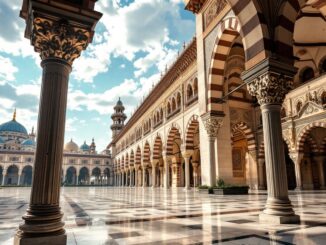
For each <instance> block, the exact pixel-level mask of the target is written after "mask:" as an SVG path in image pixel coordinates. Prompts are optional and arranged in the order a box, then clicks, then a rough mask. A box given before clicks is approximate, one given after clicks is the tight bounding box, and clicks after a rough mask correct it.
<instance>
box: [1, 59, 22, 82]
mask: <svg viewBox="0 0 326 245" xmlns="http://www.w3.org/2000/svg"><path fill="white" fill-rule="evenodd" d="M0 67H1V69H0V80H7V81H13V80H15V76H14V74H15V73H16V72H18V68H17V67H16V66H14V65H13V63H12V62H11V60H10V59H9V58H5V57H3V56H1V55H0Z"/></svg>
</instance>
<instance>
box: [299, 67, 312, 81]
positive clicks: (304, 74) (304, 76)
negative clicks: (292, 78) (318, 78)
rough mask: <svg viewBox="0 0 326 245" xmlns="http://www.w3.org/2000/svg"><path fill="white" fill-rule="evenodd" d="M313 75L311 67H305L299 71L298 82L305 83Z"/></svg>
mask: <svg viewBox="0 0 326 245" xmlns="http://www.w3.org/2000/svg"><path fill="white" fill-rule="evenodd" d="M314 77H315V72H314V70H313V69H312V68H311V67H307V68H305V69H304V70H303V71H302V72H301V77H300V82H301V83H305V82H307V81H309V80H311V79H313V78H314Z"/></svg>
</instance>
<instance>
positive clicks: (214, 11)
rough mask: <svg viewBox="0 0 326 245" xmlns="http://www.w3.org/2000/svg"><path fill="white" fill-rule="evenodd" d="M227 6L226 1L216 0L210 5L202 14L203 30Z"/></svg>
mask: <svg viewBox="0 0 326 245" xmlns="http://www.w3.org/2000/svg"><path fill="white" fill-rule="evenodd" d="M226 4H227V1H226V0H218V1H216V0H215V1H213V2H212V3H211V5H209V7H208V8H207V10H206V11H205V14H204V27H205V29H206V28H207V26H208V25H209V24H210V23H211V22H212V21H213V20H214V19H215V17H216V16H218V15H219V13H221V12H222V10H223V9H224V8H225V6H226Z"/></svg>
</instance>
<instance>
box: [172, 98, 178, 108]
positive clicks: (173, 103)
mask: <svg viewBox="0 0 326 245" xmlns="http://www.w3.org/2000/svg"><path fill="white" fill-rule="evenodd" d="M176 108H177V107H176V103H175V98H172V111H175V109H176Z"/></svg>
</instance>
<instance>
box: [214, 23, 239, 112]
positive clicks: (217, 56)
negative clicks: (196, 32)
mask: <svg viewBox="0 0 326 245" xmlns="http://www.w3.org/2000/svg"><path fill="white" fill-rule="evenodd" d="M218 28H219V32H218V36H217V39H216V43H215V47H214V51H213V55H212V59H211V64H210V69H209V78H208V82H209V87H208V110H209V111H222V110H223V108H222V104H221V102H220V101H219V99H221V98H222V97H223V83H224V68H225V63H226V59H227V56H228V54H229V52H230V49H231V47H232V44H233V42H234V40H235V39H236V38H237V37H238V36H239V35H240V24H239V23H238V21H237V19H236V18H234V17H232V18H228V19H226V20H224V21H223V22H221V23H220V24H219V26H218Z"/></svg>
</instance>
